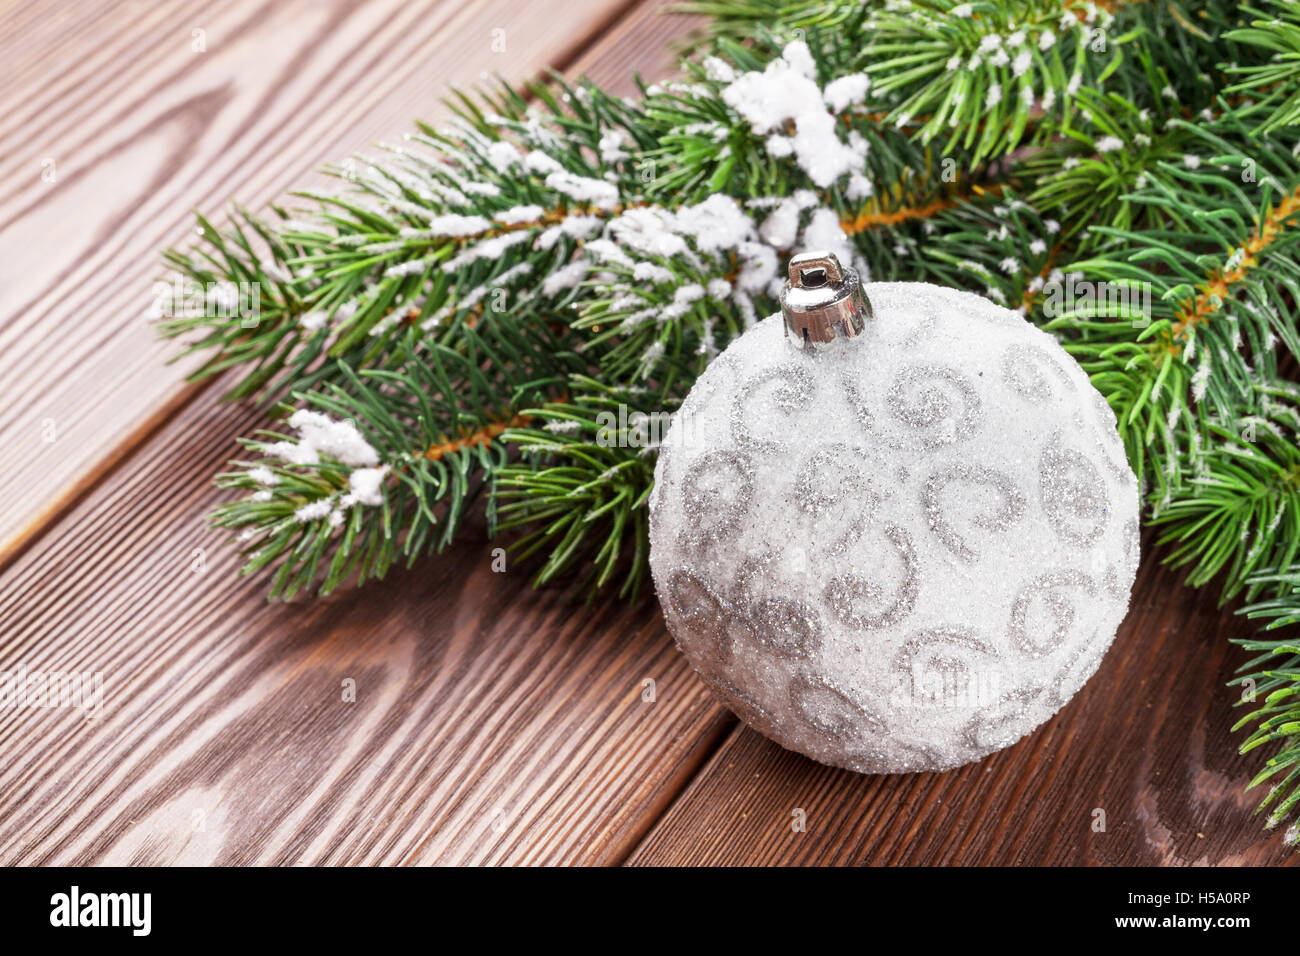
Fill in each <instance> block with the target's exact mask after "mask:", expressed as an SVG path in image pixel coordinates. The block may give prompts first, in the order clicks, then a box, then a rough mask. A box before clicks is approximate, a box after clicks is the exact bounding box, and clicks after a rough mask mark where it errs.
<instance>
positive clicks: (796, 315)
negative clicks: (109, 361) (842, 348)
mask: <svg viewBox="0 0 1300 956" xmlns="http://www.w3.org/2000/svg"><path fill="white" fill-rule="evenodd" d="M781 314H782V315H783V316H785V332H786V335H788V336H790V338H791V340H792V341H793V343H794V345H795V346H796V347H797V348H801V349H809V350H813V351H815V350H817V349H823V348H825V347H826V346H828V345H829V344H830V343H831V342H833V341H835V339H852V338H857V337H858V336H859V335H861V334H862V332H863V330H864V329H865V328H866V325H867V322H868V321H869V320H870V319H871V318H872V313H871V302H870V301H869V300H868V299H867V296H866V293H864V292H863V291H862V282H861V281H860V280H859V279H858V274H857V272H855V271H854V270H853V269H846V268H844V267H843V266H841V265H840V260H839V259H837V258H835V255H834V254H833V253H830V252H801V253H799V254H798V255H795V256H792V257H791V258H790V273H789V279H788V280H787V281H786V284H785V288H783V289H782V290H781Z"/></svg>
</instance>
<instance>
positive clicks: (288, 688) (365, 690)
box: [0, 4, 733, 864]
mask: <svg viewBox="0 0 1300 956" xmlns="http://www.w3.org/2000/svg"><path fill="white" fill-rule="evenodd" d="M652 7H653V4H645V5H643V6H640V7H637V8H636V9H634V10H632V11H630V12H629V13H628V14H627V16H626V17H625V18H622V19H620V20H619V21H618V22H617V23H613V24H610V31H609V34H608V35H607V36H606V37H605V38H604V39H602V40H600V41H599V42H597V43H595V44H594V46H593V47H591V48H590V50H589V51H588V52H587V54H586V55H585V56H583V57H581V58H580V59H579V60H578V61H577V62H576V63H574V64H573V68H574V69H575V70H581V69H583V68H590V69H591V70H592V71H593V72H596V73H598V74H599V73H600V72H601V71H603V70H608V71H609V73H608V74H607V75H605V76H604V77H603V79H606V80H608V79H611V78H612V77H615V76H617V77H622V78H623V80H624V83H626V74H627V73H628V71H629V70H631V69H635V68H636V67H637V66H638V65H639V64H640V65H642V68H643V69H644V70H645V71H646V72H649V71H650V70H653V69H662V68H665V67H666V64H667V63H670V62H671V61H670V60H668V61H665V60H664V59H662V56H663V50H662V47H661V45H659V44H658V43H655V42H654V41H651V40H648V39H647V33H646V31H644V30H643V29H642V28H641V26H642V25H645V26H648V27H650V28H651V29H653V30H656V31H664V35H667V34H669V33H672V32H674V31H677V30H681V29H682V28H683V27H684V26H685V25H686V21H683V20H681V19H678V20H677V23H676V25H675V26H674V25H673V24H672V23H671V22H670V21H669V20H668V19H667V18H658V17H655V16H654V14H653V11H652V9H651V8H652ZM508 22H509V21H508ZM623 88H624V89H628V88H629V87H627V86H624V87H623ZM141 374H142V375H143V374H145V373H144V371H143V370H142V371H141ZM85 389H86V385H85V383H82V395H83V396H84V395H85V394H86V393H85ZM210 394H211V393H209V394H205V395H203V396H202V397H201V398H199V399H198V400H195V401H191V402H189V403H188V404H183V407H181V408H180V411H179V413H178V414H176V415H175V416H174V417H172V418H171V419H170V420H166V421H160V422H159V424H158V425H157V426H156V429H155V431H154V432H153V433H152V434H149V435H147V436H143V437H144V438H145V439H146V440H145V441H144V442H143V444H142V445H141V446H140V447H138V448H136V449H135V450H134V451H132V452H131V453H130V454H128V455H126V456H125V457H124V458H123V459H122V460H121V461H120V463H119V465H118V467H117V468H116V469H115V470H113V471H112V472H111V474H109V475H108V477H106V478H105V479H103V480H102V481H100V482H99V483H98V484H96V485H95V486H94V487H92V488H90V489H89V490H88V491H87V493H86V494H85V496H84V498H82V500H80V501H79V502H77V503H76V505H75V506H74V507H73V508H72V509H71V510H70V511H69V512H68V513H67V514H66V516H64V517H63V518H62V519H61V520H60V521H58V522H57V523H55V524H54V525H53V526H51V527H50V528H49V529H48V530H47V531H46V533H45V534H43V535H42V536H41V537H40V538H39V539H37V540H36V541H34V542H33V544H32V545H31V546H30V547H29V548H27V549H26V550H25V551H24V552H23V553H22V554H21V555H20V556H18V557H17V558H16V559H15V560H14V561H13V562H12V564H11V566H10V567H9V568H7V569H6V570H5V571H4V573H3V574H0V670H4V669H9V670H14V669H17V668H18V667H26V668H27V669H28V671H29V672H31V671H34V670H37V669H44V670H46V671H52V670H63V671H77V672H81V671H86V672H98V673H100V674H102V675H103V687H104V696H105V702H104V707H103V711H102V713H100V714H98V715H96V716H94V717H93V718H87V717H86V716H84V715H83V714H81V713H79V712H77V711H75V710H72V709H62V710H38V709H24V708H6V709H2V710H0V740H3V741H4V753H5V758H6V759H5V760H4V761H3V762H0V863H70V862H80V863H211V862H216V863H251V862H258V863H298V862H307V863H417V864H418V863H435V862H436V863H447V862H492V863H498V862H511V863H557V862H603V863H608V862H619V861H621V860H622V859H623V858H625V857H626V855H627V854H628V853H629V852H630V851H631V849H632V848H633V847H634V846H635V845H636V844H637V842H639V840H640V839H641V838H642V837H643V836H644V834H645V833H646V831H647V830H648V829H649V827H650V826H651V825H652V823H653V822H654V820H655V819H657V818H658V816H659V815H660V814H661V813H662V811H663V810H664V809H665V808H666V807H667V806H668V804H669V803H670V802H671V800H672V799H673V797H674V796H675V795H676V794H677V793H678V792H680V790H681V788H682V787H683V786H685V784H686V782H687V781H688V780H689V779H690V777H691V776H692V774H693V773H694V772H695V771H696V770H697V769H698V767H699V766H700V765H701V764H702V763H703V761H704V760H705V759H707V757H708V755H709V753H711V752H712V751H713V750H715V749H716V747H717V745H718V744H719V743H720V741H721V739H722V736H723V735H724V734H725V733H726V731H727V730H728V729H729V727H730V726H731V725H732V722H733V718H731V717H730V716H729V715H728V714H726V713H725V711H723V710H722V709H721V708H720V707H719V706H718V705H717V704H715V703H714V702H713V701H712V700H711V699H710V697H709V696H708V694H707V692H706V691H705V690H704V689H703V687H702V685H701V684H700V683H699V682H698V681H697V680H696V679H695V677H694V676H693V674H692V673H691V672H690V670H689V668H688V667H687V666H686V665H685V663H684V661H683V659H682V658H681V657H680V655H678V653H677V652H676V650H675V649H674V648H673V646H672V643H671V641H670V640H669V639H668V638H667V635H666V634H665V633H664V631H663V627H662V623H661V620H660V618H659V616H658V614H657V613H656V612H655V610H654V605H653V599H652V598H650V597H649V596H647V597H646V598H644V599H643V600H642V601H641V602H640V603H639V604H637V605H635V606H632V607H623V606H620V605H618V604H617V602H615V601H614V599H612V598H608V599H606V600H603V601H601V602H600V603H598V604H597V605H596V606H595V607H594V608H587V607H585V606H584V605H583V604H582V603H581V602H580V601H577V600H575V599H574V596H573V595H571V594H568V593H566V592H563V591H559V590H546V591H541V592H534V591H531V590H529V589H528V588H527V583H526V582H527V579H526V574H525V571H524V570H523V569H513V568H512V569H510V570H509V571H507V573H505V574H495V573H493V572H492V570H491V560H492V553H491V548H492V547H493V546H494V545H493V544H492V543H490V542H487V541H486V540H484V539H483V538H481V537H475V536H473V535H472V534H470V535H467V536H466V537H465V539H464V540H463V541H462V542H461V543H460V544H459V545H458V546H457V547H456V548H454V549H453V550H452V551H451V552H450V553H449V554H447V555H444V556H442V557H440V558H435V559H429V560H425V561H423V562H421V563H420V564H419V565H417V567H415V568H414V569H412V570H409V571H404V572H398V573H395V574H393V575H392V576H391V577H390V579H389V580H387V581H385V582H383V583H381V584H378V585H371V586H367V587H366V588H363V589H360V590H356V591H351V592H348V593H343V594H339V595H336V596H335V597H333V598H330V599H326V600H322V601H312V600H306V601H302V602H299V603H296V604H292V605H268V604H267V603H266V602H265V601H264V600H263V594H264V590H265V585H266V582H265V580H263V579H246V578H241V577H239V576H238V575H237V573H236V566H237V560H236V555H235V554H234V553H233V552H232V551H231V550H229V549H228V548H226V547H225V546H224V545H223V544H222V543H221V537H222V536H221V535H219V534H217V533H215V532H213V531H212V530H210V529H208V528H206V527H205V525H204V522H203V515H204V514H205V513H206V512H207V511H208V510H209V509H210V508H211V507H212V505H213V504H215V502H216V501H217V500H219V498H220V495H221V493H219V492H217V491H216V490H215V489H213V488H212V487H211V485H210V478H211V476H212V474H213V473H214V472H215V471H217V470H220V468H221V467H222V464H223V462H224V460H225V459H226V458H228V457H230V456H231V455H233V454H236V453H237V449H236V447H235V444H234V439H235V437H236V436H238V435H243V434H248V433H249V432H250V431H251V430H253V429H255V428H256V427H258V426H259V425H260V424H262V420H261V419H260V418H259V415H258V413H257V412H256V411H255V410H252V409H249V408H246V407H239V406H228V405H218V404H217V403H216V402H214V401H212V400H211V398H210ZM155 407H156V406H155ZM59 441H60V443H62V442H63V441H64V439H63V438H60V439H59ZM348 679H351V680H354V681H355V682H356V700H355V702H346V701H344V700H343V699H342V698H343V687H344V681H345V680H348ZM647 679H650V680H653V681H654V682H655V694H654V700H653V701H647V700H645V699H644V698H643V695H644V693H645V688H644V682H645V681H646V680H647Z"/></svg>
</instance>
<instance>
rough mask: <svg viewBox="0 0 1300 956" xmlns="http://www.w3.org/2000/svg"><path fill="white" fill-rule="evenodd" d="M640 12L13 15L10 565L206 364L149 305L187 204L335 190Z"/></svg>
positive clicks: (485, 6) (3, 508)
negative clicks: (174, 338)
mask: <svg viewBox="0 0 1300 956" xmlns="http://www.w3.org/2000/svg"><path fill="white" fill-rule="evenodd" d="M632 9H634V3H633V0H586V2H584V3H580V4H579V3H526V4H521V3H515V2H512V0H474V2H463V0H461V2H454V0H422V2H416V3H408V2H402V0H369V2H359V0H329V2H322V0H290V2H274V3H272V2H269V0H229V2H225V3H221V4H215V5H214V4H205V3H200V2H189V0H181V2H173V3H166V4H156V3H145V2H140V0H136V2H119V3H102V4H92V5H79V4H72V3H64V4H62V5H59V6H55V7H48V6H47V5H46V4H42V3H31V4H25V5H21V6H19V7H17V8H16V9H14V10H13V11H11V12H10V13H8V14H7V15H6V16H5V28H4V29H3V30H0V33H2V34H3V36H4V42H5V43H6V44H7V47H8V48H7V49H6V52H5V55H4V56H2V57H0V142H4V143H5V144H6V149H5V150H4V151H3V155H0V263H3V266H0V270H2V271H0V382H3V383H4V386H3V387H4V395H5V398H6V401H5V402H3V403H2V404H0V448H3V449H4V450H5V467H4V468H3V470H0V562H3V560H4V559H5V558H7V557H11V556H12V555H13V554H15V553H16V552H17V551H18V550H20V549H21V548H22V547H23V546H25V545H26V544H27V543H28V542H29V541H30V539H31V536H32V535H34V534H36V533H39V531H40V529H41V528H43V527H45V526H46V525H47V524H48V523H49V521H50V520H51V519H53V518H54V517H57V515H58V514H59V513H60V512H61V511H62V510H63V509H65V508H66V506H67V505H68V504H69V503H70V502H71V501H74V500H75V499H76V497H77V496H78V495H80V494H82V493H84V492H85V491H86V490H87V489H88V488H89V487H91V486H92V485H93V484H94V482H95V481H96V480H97V479H98V478H99V477H101V476H102V475H103V474H104V470H105V469H106V468H107V467H110V466H111V465H112V464H113V463H114V462H116V461H118V460H120V458H121V457H122V455H123V454H124V453H125V452H126V451H128V450H129V449H131V448H133V447H135V446H136V445H137V444H138V443H139V442H140V441H142V440H143V439H144V438H145V437H146V436H147V435H148V434H150V433H151V432H152V431H153V430H154V429H155V428H156V427H157V426H158V425H159V424H160V423H161V422H162V421H165V420H166V419H167V418H168V417H169V416H170V415H172V414H174V412H175V411H176V409H177V408H178V407H179V404H181V403H183V402H184V401H186V400H188V398H190V397H192V394H193V392H192V390H191V391H189V392H187V391H186V390H185V388H184V386H183V385H182V380H183V378H184V374H185V372H186V371H187V370H188V369H190V368H192V367H193V364H184V363H182V364H180V365H177V366H171V367H167V366H165V365H164V362H165V360H166V359H167V358H169V357H170V356H171V355H172V354H173V353H174V352H175V346H174V344H169V343H164V342H160V341H158V340H157V338H156V337H155V335H154V333H153V331H152V329H151V328H150V326H149V323H148V322H147V320H146V318H145V314H146V310H147V309H148V307H149V304H150V301H151V296H152V290H153V282H154V280H156V279H158V278H159V277H161V276H162V275H163V269H162V265H161V260H160V258H159V252H160V250H161V249H162V248H163V247H164V246H167V245H172V244H184V243H185V241H186V240H187V236H188V230H189V228H190V227H191V225H192V221H191V210H193V209H200V210H203V211H204V212H205V213H208V214H214V215H215V214H219V213H220V212H221V211H222V207H223V206H224V205H225V204H227V203H228V202H229V201H230V200H232V199H234V198H237V199H238V200H239V201H240V202H241V203H243V204H244V205H248V206H250V207H252V208H257V207H258V206H260V205H261V204H262V203H263V202H264V201H266V200H268V199H271V198H273V197H275V196H278V195H280V194H282V193H283V192H284V191H285V190H287V189H289V188H293V187H298V186H304V185H312V184H317V185H319V183H320V182H321V181H322V180H321V179H320V178H319V177H313V176H311V175H309V173H310V171H311V170H313V169H315V168H318V167H319V166H321V165H323V164H324V163H325V162H327V161H331V160H340V159H343V158H345V157H346V156H348V155H350V154H353V153H355V152H358V151H365V150H367V149H368V148H369V147H370V146H371V144H373V143H375V142H377V141H378V140H379V139H381V138H382V137H385V136H389V137H391V136H393V135H395V134H398V133H400V132H402V131H404V130H407V129H410V128H411V121H412V120H413V119H414V118H416V117H426V118H428V117H434V118H436V116H437V115H438V114H440V113H441V112H442V110H441V107H440V106H439V98H440V97H442V96H443V95H445V94H446V92H447V91H448V89H449V87H450V86H451V85H453V84H455V85H460V86H466V85H470V84H473V83H477V82H480V81H482V80H485V79H488V78H490V76H491V74H494V73H499V74H501V75H502V76H505V77H508V78H511V79H522V78H529V77H532V76H534V75H537V74H538V73H540V72H541V71H543V70H544V69H546V68H549V67H557V66H558V67H566V66H568V65H569V64H570V63H571V62H572V61H573V59H574V58H575V57H576V56H577V55H579V54H580V53H581V52H582V51H583V50H584V49H587V48H588V46H589V45H590V42H591V41H592V40H593V38H595V37H596V36H599V35H601V34H603V33H604V32H605V30H606V29H607V28H608V27H610V26H611V25H612V24H614V23H616V22H617V21H618V19H619V18H620V16H625V15H627V14H628V13H629V11H631V10H632ZM498 29H499V30H504V31H505V32H504V41H505V48H504V51H503V52H493V47H492V41H493V33H492V31H493V30H498ZM196 30H199V31H202V42H203V46H204V50H203V51H202V52H196V51H195V50H194V49H193V45H194V43H195V42H196V37H195V36H194V31H196ZM629 52H630V53H632V54H635V53H637V52H638V51H637V50H632V51H629ZM628 62H629V63H635V62H636V61H635V60H629V61H628ZM48 162H52V163H53V167H52V168H53V174H54V175H53V181H45V179H43V178H42V173H43V171H45V170H46V169H47V168H48V167H47V163H48ZM220 218H221V217H220V216H219V215H218V220H220ZM51 431H52V432H53V434H55V435H56V436H57V440H56V441H53V442H50V441H48V440H46V439H47V438H48V435H49V434H50V433H51Z"/></svg>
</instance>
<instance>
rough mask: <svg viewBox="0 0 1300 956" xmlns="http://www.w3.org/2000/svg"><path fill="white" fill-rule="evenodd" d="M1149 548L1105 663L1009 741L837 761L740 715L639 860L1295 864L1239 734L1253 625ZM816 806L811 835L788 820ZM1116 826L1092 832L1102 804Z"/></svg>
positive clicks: (1255, 757) (1256, 760) (1256, 761)
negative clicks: (919, 764)
mask: <svg viewBox="0 0 1300 956" xmlns="http://www.w3.org/2000/svg"><path fill="white" fill-rule="evenodd" d="M1147 537H1148V540H1147V541H1146V542H1145V543H1144V553H1145V554H1146V560H1145V561H1144V563H1143V565H1142V568H1141V570H1140V571H1139V574H1138V580H1137V584H1136V585H1135V590H1134V595H1133V605H1132V608H1131V610H1130V611H1129V615H1128V618H1127V619H1126V620H1125V622H1124V625H1123V627H1122V628H1121V630H1120V633H1119V635H1118V637H1117V638H1116V641H1115V644H1114V646H1113V647H1112V648H1111V650H1110V651H1109V653H1108V654H1107V655H1106V658H1105V660H1104V661H1103V663H1102V666H1101V668H1100V669H1099V670H1098V672H1097V673H1096V674H1095V675H1094V676H1093V677H1092V679H1091V680H1090V681H1089V682H1088V683H1087V684H1086V685H1085V686H1084V688H1083V690H1082V691H1080V693H1079V694H1078V695H1077V696H1076V697H1075V698H1074V699H1073V700H1072V701H1071V702H1070V703H1069V704H1067V705H1066V707H1065V708H1064V709H1063V710H1062V711H1061V712H1060V713H1059V714H1057V715H1056V716H1055V717H1054V718H1053V719H1052V720H1050V721H1049V722H1048V723H1046V724H1045V725H1043V726H1042V727H1041V728H1039V729H1038V730H1037V731H1036V732H1034V733H1033V734H1031V735H1029V737H1027V738H1025V739H1024V740H1021V741H1020V742H1019V743H1018V744H1016V745H1015V746H1014V747H1011V748H1009V749H1007V750H1004V751H1000V752H998V753H996V754H993V755H992V756H990V757H987V758H985V759H984V760H981V761H978V762H977V763H974V764H971V765H969V766H966V767H962V768H960V769H958V770H954V771H950V772H948V773H942V774H935V773H921V774H895V775H889V776H862V775H859V774H853V773H848V772H846V771H841V770H832V769H830V768H828V767H823V766H821V765H819V764H816V763H814V762H812V761H810V760H807V759H805V758H803V757H800V756H798V755H796V754H793V753H790V752H788V751H784V750H781V749H780V748H779V747H777V746H776V745H775V744H772V743H771V742H770V741H767V740H765V739H764V738H763V737H761V736H759V735H758V734H756V733H755V732H754V731H752V730H749V729H747V728H745V727H743V726H737V727H736V728H735V729H734V730H733V732H732V733H731V734H730V735H729V736H728V738H727V741H726V743H725V744H724V745H723V746H722V748H721V749H720V750H719V751H718V753H717V754H716V755H715V756H714V757H713V759H712V760H710V762H709V764H708V765H707V766H706V767H705V768H704V770H703V771H701V773H700V774H699V776H697V777H696V778H695V780H694V781H692V783H691V786H690V787H689V788H688V789H687V791H686V792H685V794H684V795H683V796H682V797H681V799H680V800H678V801H677V802H676V803H675V804H674V805H673V807H672V809H671V810H670V811H669V812H668V813H667V814H666V815H665V817H664V819H663V820H662V821H661V822H660V823H659V824H657V825H656V827H655V829H654V830H653V831H652V832H651V833H650V835H649V836H648V837H647V838H646V839H645V841H644V842H643V843H642V844H641V845H640V846H639V847H638V848H637V850H636V852H635V853H634V854H633V855H632V856H631V858H630V859H629V861H628V862H629V863H630V864H631V865H642V866H647V865H688V864H689V865H701V864H702V865H708V864H727V865H745V864H750V865H807V864H814V863H815V864H830V865H951V864H963V865H966V864H970V865H988V866H1007V865H1014V866H1024V865H1042V864H1045V863H1050V864H1054V865H1055V864H1065V865H1107V866H1120V865H1159V866H1164V865H1228V866H1237V865H1250V864H1288V865H1296V864H1297V863H1298V862H1300V859H1298V858H1297V854H1295V853H1294V852H1293V851H1290V850H1287V849H1286V848H1285V847H1284V846H1283V845H1282V842H1281V840H1280V839H1279V834H1277V833H1268V832H1266V831H1264V830H1263V829H1262V827H1261V821H1260V819H1259V818H1258V817H1256V816H1255V815H1254V814H1253V812H1252V811H1253V810H1254V808H1255V805H1256V804H1257V803H1258V801H1259V798H1260V797H1261V796H1262V795H1263V793H1262V790H1261V791H1252V792H1251V793H1250V794H1249V795H1246V794H1243V792H1242V787H1243V785H1244V783H1245V781H1247V780H1249V778H1250V776H1251V774H1252V773H1254V771H1255V770H1257V769H1258V768H1259V766H1260V763H1261V760H1262V757H1260V756H1259V754H1258V753H1256V754H1252V755H1248V756H1244V757H1243V756H1240V755H1238V753H1237V743H1238V742H1239V741H1240V735H1233V734H1231V733H1230V732H1229V729H1228V728H1229V727H1230V725H1231V723H1232V721H1233V719H1234V714H1233V710H1232V704H1233V702H1234V701H1235V700H1236V699H1237V696H1238V691H1236V690H1234V689H1232V688H1228V687H1225V686H1224V685H1225V684H1226V682H1227V681H1228V680H1229V678H1230V677H1231V676H1232V672H1233V669H1234V668H1235V667H1236V666H1237V665H1239V664H1240V663H1242V662H1243V661H1244V660H1245V655H1244V654H1243V653H1242V652H1241V651H1239V650H1238V649H1237V648H1234V647H1232V646H1231V645H1229V644H1228V643H1227V640H1226V638H1227V636H1228V635H1231V634H1246V633H1249V624H1248V623H1247V622H1245V621H1241V620H1238V619H1235V618H1234V617H1233V616H1232V615H1231V614H1230V613H1227V612H1223V611H1220V610H1219V609H1218V608H1216V606H1215V601H1214V594H1213V593H1212V592H1211V591H1208V590H1207V591H1200V592H1195V591H1190V590H1188V589H1186V588H1184V587H1183V586H1182V582H1181V580H1180V576H1179V575H1178V574H1176V573H1174V572H1172V571H1170V570H1169V569H1168V568H1165V567H1162V566H1161V565H1160V564H1159V561H1158V555H1156V554H1155V553H1153V551H1152V549H1151V547H1150V541H1149V538H1150V536H1149V535H1148V536H1147ZM797 809H798V810H802V811H803V812H804V814H806V819H807V823H806V831H804V832H797V831H796V830H795V828H794V827H793V823H794V821H795V816H794V813H795V811H796V810H797ZM1097 809H1101V810H1103V811H1105V826H1106V829H1105V832H1094V830H1093V828H1092V827H1093V823H1094V820H1096V819H1097V817H1096V816H1095V811H1096V810H1097Z"/></svg>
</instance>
